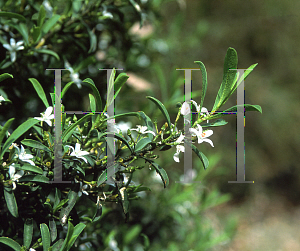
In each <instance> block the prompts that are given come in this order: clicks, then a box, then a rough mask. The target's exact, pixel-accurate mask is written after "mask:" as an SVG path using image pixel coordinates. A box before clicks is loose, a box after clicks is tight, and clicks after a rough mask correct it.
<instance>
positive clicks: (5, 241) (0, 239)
mask: <svg viewBox="0 0 300 251" xmlns="http://www.w3.org/2000/svg"><path fill="white" fill-rule="evenodd" d="M0 242H1V243H3V244H5V245H7V246H9V247H10V248H12V249H13V250H15V251H20V250H21V246H20V244H19V243H18V242H16V241H14V240H12V239H10V238H8V237H0Z"/></svg>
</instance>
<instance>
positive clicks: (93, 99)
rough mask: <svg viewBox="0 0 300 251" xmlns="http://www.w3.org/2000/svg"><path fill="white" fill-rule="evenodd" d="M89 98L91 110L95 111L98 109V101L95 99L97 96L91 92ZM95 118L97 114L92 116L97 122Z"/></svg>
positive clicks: (93, 121)
mask: <svg viewBox="0 0 300 251" xmlns="http://www.w3.org/2000/svg"><path fill="white" fill-rule="evenodd" d="M89 100H90V110H91V111H92V112H95V111H96V101H95V97H94V96H93V95H92V94H89ZM95 119H96V116H93V117H92V123H93V124H94V123H95Z"/></svg>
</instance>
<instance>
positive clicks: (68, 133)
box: [62, 113, 93, 143]
mask: <svg viewBox="0 0 300 251" xmlns="http://www.w3.org/2000/svg"><path fill="white" fill-rule="evenodd" d="M92 115H93V114H91V113H90V114H86V115H85V116H84V117H82V118H81V119H79V120H78V121H77V122H76V123H74V124H72V125H71V126H69V127H68V129H67V130H65V131H64V132H63V135H62V141H63V143H65V142H66V141H67V140H68V139H69V138H70V136H71V135H72V133H73V131H74V130H75V129H76V127H77V125H79V124H80V123H82V122H83V121H85V120H86V119H88V118H89V117H90V116H92Z"/></svg>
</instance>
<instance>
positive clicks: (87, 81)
mask: <svg viewBox="0 0 300 251" xmlns="http://www.w3.org/2000/svg"><path fill="white" fill-rule="evenodd" d="M82 82H85V83H88V84H89V86H90V87H91V88H92V90H93V93H94V96H95V98H96V102H97V110H95V111H96V112H101V111H102V100H101V96H100V93H99V91H98V89H97V87H96V85H95V84H94V81H93V80H92V79H90V78H86V79H85V80H83V81H82Z"/></svg>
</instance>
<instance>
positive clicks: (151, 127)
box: [138, 111, 155, 140]
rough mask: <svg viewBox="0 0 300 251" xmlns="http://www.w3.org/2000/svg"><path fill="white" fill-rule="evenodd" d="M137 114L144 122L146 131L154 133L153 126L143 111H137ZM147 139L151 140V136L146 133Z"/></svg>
mask: <svg viewBox="0 0 300 251" xmlns="http://www.w3.org/2000/svg"><path fill="white" fill-rule="evenodd" d="M138 114H139V115H140V117H141V118H142V119H143V120H144V122H145V124H146V126H147V128H148V130H150V131H153V132H155V129H154V124H153V122H152V120H151V119H150V118H149V117H148V116H147V115H146V114H145V113H144V112H143V111H139V112H138ZM148 138H149V139H151V140H153V134H152V133H148Z"/></svg>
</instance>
